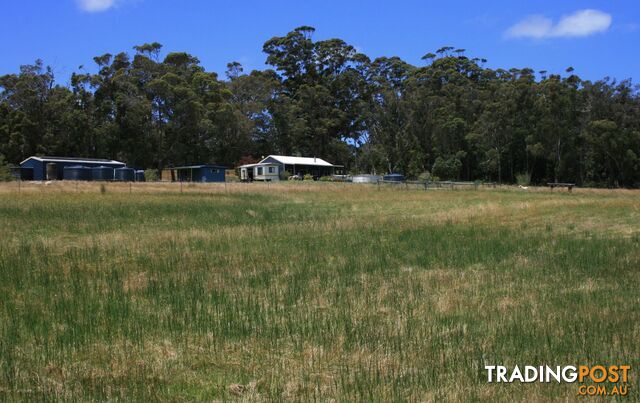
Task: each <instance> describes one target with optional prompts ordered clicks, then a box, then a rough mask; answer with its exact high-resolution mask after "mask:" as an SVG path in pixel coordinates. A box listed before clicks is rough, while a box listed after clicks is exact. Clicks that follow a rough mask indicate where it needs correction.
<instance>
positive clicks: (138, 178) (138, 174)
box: [136, 170, 145, 182]
mask: <svg viewBox="0 0 640 403" xmlns="http://www.w3.org/2000/svg"><path fill="white" fill-rule="evenodd" d="M144 181H145V177H144V171H142V170H140V171H136V182H144Z"/></svg>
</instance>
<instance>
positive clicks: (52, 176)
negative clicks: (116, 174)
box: [20, 157, 126, 181]
mask: <svg viewBox="0 0 640 403" xmlns="http://www.w3.org/2000/svg"><path fill="white" fill-rule="evenodd" d="M74 165H82V166H85V167H89V168H94V167H99V166H105V167H109V168H114V169H115V168H121V167H124V166H125V165H126V164H125V163H124V162H120V161H114V160H108V159H97V158H72V157H29V158H27V159H26V160H24V161H22V162H21V163H20V168H31V169H33V180H34V181H44V180H59V179H63V178H64V168H65V167H69V166H74Z"/></svg>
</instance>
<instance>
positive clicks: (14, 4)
mask: <svg viewBox="0 0 640 403" xmlns="http://www.w3.org/2000/svg"><path fill="white" fill-rule="evenodd" d="M1 21H2V23H1V24H0V38H3V39H2V41H1V42H0V54H1V55H2V57H0V74H6V73H13V72H17V71H18V68H19V66H20V65H21V64H26V63H32V62H33V61H34V60H35V59H37V58H41V59H43V60H44V62H45V63H46V64H49V65H51V66H52V67H53V68H54V72H55V73H56V75H57V78H58V81H59V82H61V83H63V84H65V83H66V82H67V81H68V78H69V75H70V74H71V72H72V71H76V70H77V68H78V66H80V65H84V66H85V69H86V70H88V71H94V70H95V68H94V64H93V60H92V58H93V56H97V55H101V54H104V53H107V52H109V53H117V52H120V51H131V48H132V46H134V45H138V44H142V43H145V42H152V41H158V42H160V43H162V44H163V45H164V51H165V52H166V51H187V52H189V53H191V54H193V55H195V56H197V57H198V58H199V59H200V60H201V62H202V64H203V65H204V66H205V67H206V68H207V70H210V71H216V72H218V73H219V74H221V75H222V74H223V72H224V71H225V68H226V64H227V62H230V61H234V60H235V61H239V62H241V63H242V64H243V65H244V66H245V70H250V69H255V68H259V69H261V68H264V67H265V66H264V60H265V56H264V54H263V53H262V51H261V50H262V44H263V43H264V42H265V41H266V40H267V39H269V38H271V37H273V36H280V35H284V34H286V33H287V32H288V31H290V30H292V29H293V28H295V27H298V26H300V25H311V26H313V27H315V28H316V29H317V31H316V33H315V36H314V39H317V40H321V39H328V38H334V37H338V38H341V39H344V40H345V41H347V42H348V43H350V44H352V45H354V46H356V47H357V48H358V49H359V50H360V51H362V52H364V53H366V54H367V55H368V56H369V57H371V58H375V57H378V56H399V57H401V58H403V59H404V60H406V61H408V62H410V63H413V64H416V65H420V64H421V63H422V62H421V60H420V57H421V56H422V55H424V54H425V53H428V52H433V51H435V50H436V49H438V48H440V47H441V46H454V47H456V48H464V49H467V55H468V56H470V57H484V58H486V59H488V61H489V62H488V66H490V67H494V68H496V67H502V68H511V67H531V68H533V69H534V70H536V71H539V70H548V71H549V72H563V71H564V70H565V68H567V67H568V66H573V67H574V68H575V70H576V73H577V74H579V75H580V76H581V77H583V78H587V79H592V80H593V79H600V78H603V77H605V76H610V77H614V78H617V79H624V78H633V79H634V82H637V81H640V77H638V74H639V73H640V53H639V52H638V49H640V3H639V2H637V0H620V1H559V0H555V1H546V0H545V1H493V2H486V1H439V2H435V1H403V0H394V1H373V0H369V1H364V0H363V1H351V0H342V1H333V0H324V1H313V2H305V1H281V0H270V1H255V2H252V1H247V2H234V1H214V0H209V1H207V0H29V1H21V0H6V2H5V4H3V15H2V19H1Z"/></svg>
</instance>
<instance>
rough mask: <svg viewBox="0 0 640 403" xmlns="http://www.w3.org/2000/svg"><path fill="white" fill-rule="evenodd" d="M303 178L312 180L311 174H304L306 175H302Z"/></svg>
mask: <svg viewBox="0 0 640 403" xmlns="http://www.w3.org/2000/svg"><path fill="white" fill-rule="evenodd" d="M304 180H306V181H312V180H313V176H311V174H306V175H305V176H304Z"/></svg>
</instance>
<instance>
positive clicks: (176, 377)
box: [0, 184, 640, 401]
mask: <svg viewBox="0 0 640 403" xmlns="http://www.w3.org/2000/svg"><path fill="white" fill-rule="evenodd" d="M70 189H72V188H70ZM208 189H209V188H207V187H199V188H193V189H191V190H192V191H185V193H179V192H176V191H175V187H172V188H167V189H165V190H164V191H156V190H153V191H152V190H148V191H139V192H134V193H133V194H129V193H127V192H128V191H127V192H123V193H120V192H113V191H111V190H109V188H108V186H107V191H106V192H105V193H104V194H101V193H100V191H99V190H98V189H97V188H96V189H93V190H92V191H89V190H87V191H85V192H74V191H68V192H67V191H62V192H48V191H47V192H40V191H38V192H31V193H29V192H23V193H21V194H17V193H15V192H5V193H0V233H1V234H2V242H0V398H6V399H12V400H13V399H15V400H18V399H20V400H27V399H28V400H34V399H56V400H58V399H67V400H87V399H96V400H113V399H125V398H126V399H127V400H132V399H134V400H143V399H144V400H148V399H162V400H214V399H223V400H226V399H236V398H237V399H248V400H264V399H267V400H312V399H315V400H330V399H336V400H338V401H345V400H374V401H389V400H442V399H448V400H470V399H471V400H473V399H475V400H494V399H499V400H511V399H516V400H522V399H527V400H531V399H534V400H536V399H538V400H540V399H549V398H563V399H564V398H568V399H571V400H573V399H575V398H576V392H577V385H567V384H562V385H553V384H524V385H520V384H511V385H500V384H487V383H486V373H485V371H484V365H486V364H504V365H508V366H512V365H516V364H517V365H527V364H531V365H543V364H549V365H569V364H605V365H614V364H630V365H632V367H633V371H632V377H631V382H632V383H631V389H630V393H631V394H632V398H635V399H638V398H640V394H639V393H638V389H637V379H638V378H637V374H636V372H635V371H636V370H637V368H638V364H640V363H639V360H638V357H640V347H638V340H640V327H638V323H640V320H639V319H640V303H639V302H640V293H639V292H638V289H639V286H640V281H639V280H640V272H639V270H638V269H639V268H640V209H639V208H638V206H639V205H640V193H637V192H589V191H583V192H577V193H574V194H566V193H558V192H556V193H548V192H516V191H511V190H483V191H433V192H424V191H412V190H409V191H406V190H402V191H394V190H393V189H382V190H376V189H375V188H373V187H372V188H369V187H366V186H365V187H358V186H352V187H348V186H333V185H325V184H317V185H314V186H311V187H309V188H306V190H303V189H305V188H296V185H291V184H286V185H279V187H278V186H271V187H268V188H267V187H264V186H263V187H260V186H255V187H253V188H251V187H249V188H246V187H245V188H242V189H243V190H242V191H237V190H233V189H231V190H227V191H223V190H221V189H219V188H215V190H212V191H208ZM211 189H214V188H211ZM247 189H248V190H247Z"/></svg>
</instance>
